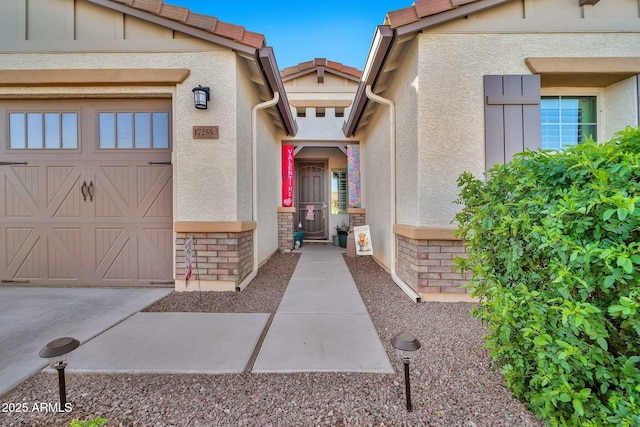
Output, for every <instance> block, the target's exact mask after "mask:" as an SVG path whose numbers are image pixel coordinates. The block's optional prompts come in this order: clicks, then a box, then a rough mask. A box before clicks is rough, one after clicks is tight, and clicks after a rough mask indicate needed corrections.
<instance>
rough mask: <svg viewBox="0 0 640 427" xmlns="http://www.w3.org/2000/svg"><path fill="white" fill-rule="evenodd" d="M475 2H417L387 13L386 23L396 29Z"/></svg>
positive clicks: (440, 0) (467, 0) (434, 0)
mask: <svg viewBox="0 0 640 427" xmlns="http://www.w3.org/2000/svg"><path fill="white" fill-rule="evenodd" d="M476 1H480V0H418V1H416V2H415V3H414V4H413V5H411V6H409V7H405V8H403V9H398V10H394V11H391V12H389V13H388V14H387V23H388V25H389V26H390V27H391V28H398V27H402V26H403V25H407V24H412V23H414V22H418V21H420V20H421V19H422V18H425V17H427V16H432V15H436V14H438V13H442V12H447V11H449V10H453V9H456V8H457V7H459V6H462V5H464V4H467V3H474V2H476Z"/></svg>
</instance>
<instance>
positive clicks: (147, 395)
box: [0, 254, 544, 427]
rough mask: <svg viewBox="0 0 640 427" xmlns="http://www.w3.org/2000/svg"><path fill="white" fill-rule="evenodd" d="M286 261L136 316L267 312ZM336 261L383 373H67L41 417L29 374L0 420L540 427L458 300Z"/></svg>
mask: <svg viewBox="0 0 640 427" xmlns="http://www.w3.org/2000/svg"><path fill="white" fill-rule="evenodd" d="M298 258H299V255H297V254H275V255H274V256H273V257H272V258H271V259H270V260H269V261H268V262H267V263H266V264H265V265H264V266H263V267H261V268H260V271H259V273H258V276H257V277H256V279H255V280H254V281H253V282H252V283H251V284H250V285H249V286H248V287H247V288H246V289H245V290H244V291H243V292H241V293H212V292H203V293H202V294H201V295H200V294H199V293H198V292H190V293H172V294H171V295H169V296H168V297H167V298H165V299H163V300H161V301H159V302H158V303H156V304H154V305H153V306H152V307H149V308H148V309H147V311H198V312H241V313H251V312H253V313H256V312H257V313H271V312H274V311H275V310H276V309H277V307H278V304H279V302H280V300H281V298H282V295H283V293H284V291H285V289H286V285H287V283H288V280H289V278H290V276H291V274H292V272H293V269H294V268H295V265H296V263H297V261H298ZM345 261H346V263H347V265H348V266H349V269H350V270H351V272H352V274H353V276H354V278H355V281H356V284H357V286H358V289H359V290H360V294H361V295H362V298H363V301H364V303H365V305H366V307H367V309H368V311H369V314H370V315H371V319H372V321H373V323H374V325H375V327H376V329H377V331H378V334H379V335H380V338H381V340H382V343H383V344H384V346H385V349H386V350H387V353H388V355H389V358H390V360H391V362H392V364H393V366H394V368H395V370H396V373H395V374H394V375H383V374H362V373H299V374H252V373H242V374H225V375H195V374H194V375H166V374H163V375H159V374H158V375H147V374H144V375H143V374H139V375H95V374H69V373H68V374H67V396H68V401H69V402H70V403H71V405H72V411H71V412H69V413H64V412H62V413H56V412H53V413H52V412H46V411H35V410H33V409H34V408H33V405H34V404H38V405H39V403H41V402H51V403H55V402H58V384H57V375H56V374H54V373H49V372H40V373H38V374H36V375H34V376H33V377H31V378H30V379H29V380H27V381H25V382H24V383H22V384H20V385H19V386H18V387H17V388H15V389H14V390H12V391H11V392H9V393H7V394H5V395H3V396H1V397H0V403H2V404H6V403H9V402H11V403H18V404H22V403H24V404H26V405H24V406H25V407H27V408H28V411H27V412H10V413H8V412H6V411H3V412H4V413H1V414H0V425H2V426H29V427H32V426H68V425H69V422H70V421H71V419H73V418H78V419H81V420H82V419H89V418H93V417H96V416H101V417H104V418H107V419H108V420H109V422H108V424H107V425H108V426H119V425H120V424H121V423H122V425H123V426H180V427H182V426H231V425H233V426H324V425H327V426H370V425H371V426H418V425H424V426H447V427H448V426H469V427H476V426H477V427H479V426H509V427H513V426H544V422H542V421H540V420H538V419H536V417H535V416H534V415H533V414H531V412H529V411H528V410H527V409H526V407H525V405H524V404H523V403H522V402H520V401H518V400H517V399H515V398H513V397H512V394H511V392H510V391H509V390H508V389H507V388H506V387H505V385H504V382H503V381H502V378H501V376H500V375H499V374H498V373H496V372H494V371H493V369H492V367H493V365H492V362H491V359H490V357H489V355H488V352H487V351H486V350H485V349H483V348H482V338H481V337H482V335H483V334H484V333H485V332H486V330H485V328H484V327H483V326H482V324H481V323H480V321H479V320H477V319H474V318H471V317H470V316H469V309H470V304H468V303H421V304H415V303H413V302H412V301H411V300H410V299H409V298H408V297H407V296H406V295H405V294H404V293H403V292H402V291H401V290H400V289H399V288H398V287H397V286H396V285H395V284H394V283H393V281H392V280H391V278H390V276H389V274H388V273H386V272H385V271H384V270H383V269H381V268H380V267H379V266H378V265H377V264H376V263H375V262H374V261H373V260H372V259H371V258H370V257H358V258H349V257H345ZM192 286H197V282H196V283H194V284H192ZM402 331H409V332H412V333H413V334H415V335H416V336H417V337H418V338H419V339H420V341H421V342H422V344H423V347H422V350H421V351H420V353H419V355H418V357H417V359H416V360H415V362H414V363H412V365H411V385H412V388H411V393H412V401H413V407H414V411H413V412H411V413H409V412H407V411H406V408H405V394H404V393H405V388H404V373H403V372H404V371H403V367H402V363H401V362H400V361H398V359H397V357H396V355H395V353H394V350H393V348H392V347H391V344H390V343H389V340H390V338H391V337H392V336H394V335H396V334H397V333H399V332H402ZM185 351H187V349H185ZM49 409H52V408H49Z"/></svg>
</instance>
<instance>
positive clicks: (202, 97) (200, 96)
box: [192, 85, 209, 110]
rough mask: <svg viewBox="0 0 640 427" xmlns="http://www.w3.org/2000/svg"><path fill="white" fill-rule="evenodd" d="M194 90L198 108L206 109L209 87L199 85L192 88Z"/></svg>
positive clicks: (194, 98) (194, 99)
mask: <svg viewBox="0 0 640 427" xmlns="http://www.w3.org/2000/svg"><path fill="white" fill-rule="evenodd" d="M192 92H193V101H194V103H195V106H196V108H197V109H198V110H206V109H207V102H208V101H209V88H208V87H202V86H200V85H198V87H194V88H193V89H192Z"/></svg>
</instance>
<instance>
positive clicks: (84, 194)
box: [80, 181, 89, 202]
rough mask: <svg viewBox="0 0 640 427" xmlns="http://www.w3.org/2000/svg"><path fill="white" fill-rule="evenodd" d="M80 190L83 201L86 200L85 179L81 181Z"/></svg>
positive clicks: (86, 188) (87, 192)
mask: <svg viewBox="0 0 640 427" xmlns="http://www.w3.org/2000/svg"><path fill="white" fill-rule="evenodd" d="M80 192H81V193H82V197H83V199H84V201H85V202H86V201H87V194H89V187H88V186H87V181H83V182H82V187H80Z"/></svg>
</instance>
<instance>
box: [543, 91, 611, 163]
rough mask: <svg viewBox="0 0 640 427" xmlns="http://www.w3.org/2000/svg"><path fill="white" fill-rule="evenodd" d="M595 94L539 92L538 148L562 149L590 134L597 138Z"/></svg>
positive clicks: (596, 101)
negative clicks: (539, 122)
mask: <svg viewBox="0 0 640 427" xmlns="http://www.w3.org/2000/svg"><path fill="white" fill-rule="evenodd" d="M598 98H599V97H598V95H597V94H595V93H589V94H574V93H566V94H559V95H555V94H554V95H552V94H547V93H545V94H543V95H542V97H541V100H540V115H541V135H542V148H543V149H546V150H562V149H565V148H567V147H569V146H572V145H576V144H580V143H582V142H584V141H586V140H587V138H589V137H592V138H593V139H594V140H595V141H597V140H598V131H599V129H598V121H599V120H598V116H599V110H598V103H599V99H598Z"/></svg>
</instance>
